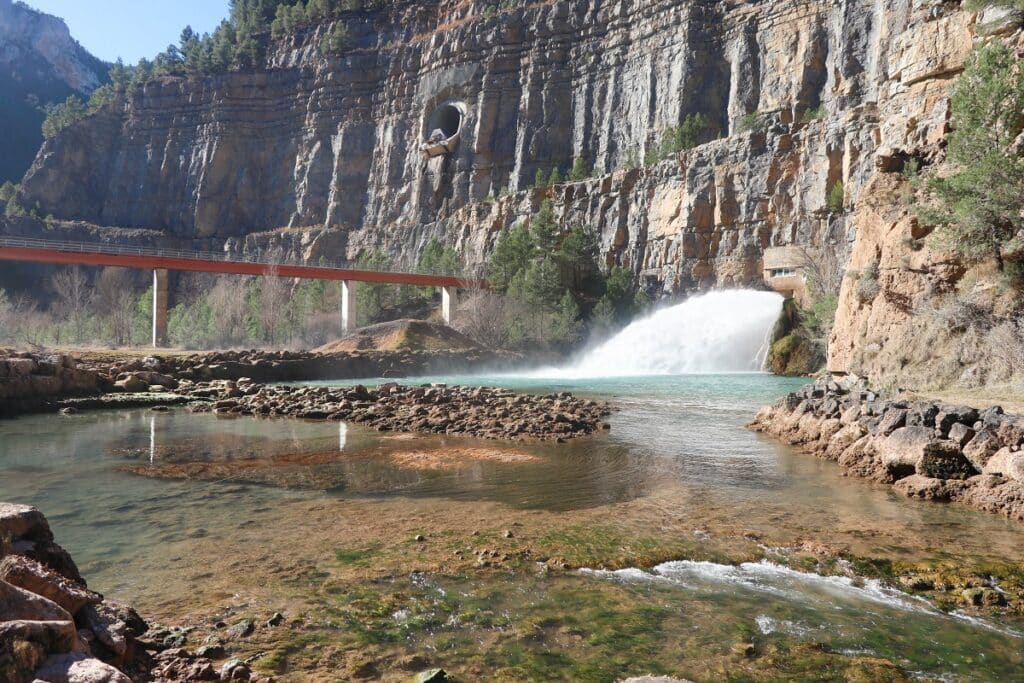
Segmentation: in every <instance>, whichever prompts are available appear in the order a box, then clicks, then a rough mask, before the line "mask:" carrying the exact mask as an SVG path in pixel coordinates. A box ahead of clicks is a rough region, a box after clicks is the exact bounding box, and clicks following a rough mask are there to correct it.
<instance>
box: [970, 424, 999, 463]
mask: <svg viewBox="0 0 1024 683" xmlns="http://www.w3.org/2000/svg"><path fill="white" fill-rule="evenodd" d="M1001 445H1002V441H1000V440H999V437H998V436H996V434H995V432H993V431H992V430H991V429H982V430H981V431H980V432H978V433H977V434H975V435H974V437H973V438H971V440H970V441H968V442H967V444H966V445H965V446H964V457H965V458H967V459H968V460H969V461H970V463H971V464H972V465H974V468H975V469H976V470H978V471H979V472H982V471H984V469H985V465H986V463H988V461H989V459H990V458H991V457H992V456H993V455H995V454H996V452H997V451H998V450H999V449H1000V447H1001Z"/></svg>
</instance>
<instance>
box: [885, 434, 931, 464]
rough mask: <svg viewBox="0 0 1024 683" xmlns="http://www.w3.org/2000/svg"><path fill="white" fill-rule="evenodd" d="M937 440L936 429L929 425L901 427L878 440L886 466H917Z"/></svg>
mask: <svg viewBox="0 0 1024 683" xmlns="http://www.w3.org/2000/svg"><path fill="white" fill-rule="evenodd" d="M935 440H936V439H935V431H934V430H932V429H929V428H928V427H900V428H899V429H897V430H895V431H894V432H893V433H892V434H890V435H889V436H888V437H886V438H884V439H880V440H879V441H878V442H877V448H878V454H879V456H880V458H881V460H882V463H883V464H884V465H885V466H886V467H889V468H897V467H908V468H916V467H917V463H918V462H920V461H921V458H922V456H924V453H925V450H926V449H927V448H928V445H929V444H930V443H932V442H934V441H935Z"/></svg>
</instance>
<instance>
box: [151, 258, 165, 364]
mask: <svg viewBox="0 0 1024 683" xmlns="http://www.w3.org/2000/svg"><path fill="white" fill-rule="evenodd" d="M153 346H154V347H156V348H161V347H164V346H167V270H166V269H164V268H156V269H154V270H153Z"/></svg>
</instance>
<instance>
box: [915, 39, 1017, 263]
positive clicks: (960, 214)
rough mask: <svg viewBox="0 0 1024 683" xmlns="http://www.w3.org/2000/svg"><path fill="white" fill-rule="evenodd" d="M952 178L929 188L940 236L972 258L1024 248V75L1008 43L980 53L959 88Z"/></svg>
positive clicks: (929, 214)
mask: <svg viewBox="0 0 1024 683" xmlns="http://www.w3.org/2000/svg"><path fill="white" fill-rule="evenodd" d="M950 105H951V106H950V108H951V112H952V121H951V123H952V126H953V132H952V133H951V134H950V136H949V140H948V142H949V144H948V160H949V162H950V166H951V169H952V173H950V174H948V175H944V176H935V177H933V178H932V179H931V181H930V182H929V183H928V187H929V189H931V191H932V192H933V193H934V195H935V196H936V197H937V199H938V206H935V207H929V208H928V209H925V210H923V211H922V214H923V217H924V218H925V219H926V220H930V221H932V222H934V223H935V224H937V225H939V226H940V227H941V230H940V234H939V236H940V238H943V239H944V240H945V241H947V242H948V243H950V244H951V245H952V246H953V247H954V248H955V249H956V250H957V251H959V252H960V254H961V255H963V256H964V257H966V258H969V259H982V258H985V257H991V258H992V259H994V260H995V263H996V266H997V268H998V269H999V270H1000V271H1002V270H1003V268H1004V254H1006V253H1012V252H1015V251H1018V250H1020V249H1021V248H1022V247H1024V245H1022V244H1021V239H1020V238H1019V237H1018V234H1019V232H1020V231H1021V230H1022V229H1024V158H1022V157H1021V155H1020V152H1019V150H1017V149H1015V148H1014V143H1015V141H1016V140H1017V138H1018V136H1020V135H1021V132H1022V128H1024V118H1022V112H1024V73H1022V71H1021V69H1020V65H1019V64H1018V63H1017V60H1016V58H1015V56H1014V53H1013V50H1012V49H1011V48H1009V47H1007V46H1006V45H1005V44H1003V43H1002V42H1000V41H995V42H992V43H989V44H988V45H986V46H984V47H982V48H979V49H977V50H975V51H974V52H973V53H972V54H971V56H970V57H969V58H968V60H967V64H966V67H965V69H964V72H963V75H961V76H960V80H959V81H958V82H957V84H956V85H955V86H954V87H953V92H952V97H951V102H950Z"/></svg>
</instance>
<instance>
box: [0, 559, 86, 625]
mask: <svg viewBox="0 0 1024 683" xmlns="http://www.w3.org/2000/svg"><path fill="white" fill-rule="evenodd" d="M0 579H3V580H4V581H6V582H7V583H9V584H11V585H12V586H17V587H19V588H23V589H25V590H27V591H31V592H32V593H35V594H36V595H41V596H43V597H44V598H47V599H49V600H52V601H53V602H55V603H56V604H58V605H59V606H60V607H62V608H63V609H65V610H67V612H68V613H69V614H71V615H72V616H74V615H75V614H77V613H78V611H79V610H80V609H81V608H82V607H85V606H86V605H95V604H97V603H99V602H102V601H103V596H101V595H99V594H98V593H94V592H92V591H91V590H89V589H87V588H84V587H83V586H81V585H79V584H77V583H75V582H73V581H71V580H69V579H67V578H66V577H64V576H61V575H60V574H58V573H57V572H55V571H53V570H52V569H50V568H48V567H46V566H44V565H42V564H40V563H39V562H36V561H35V560H32V559H30V558H28V557H24V556H21V555H11V556H9V557H6V558H4V560H3V562H0Z"/></svg>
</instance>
